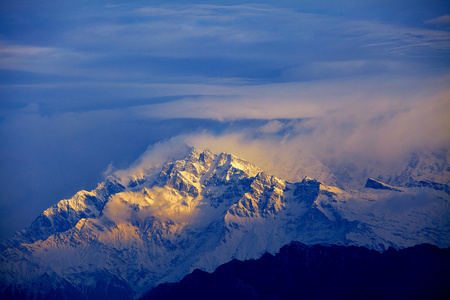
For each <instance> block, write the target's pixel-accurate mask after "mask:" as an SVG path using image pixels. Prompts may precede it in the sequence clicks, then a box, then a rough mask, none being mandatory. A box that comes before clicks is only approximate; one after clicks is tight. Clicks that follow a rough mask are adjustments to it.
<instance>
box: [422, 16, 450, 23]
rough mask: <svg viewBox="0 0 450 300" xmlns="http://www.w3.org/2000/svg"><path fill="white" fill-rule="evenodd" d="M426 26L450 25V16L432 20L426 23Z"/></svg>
mask: <svg viewBox="0 0 450 300" xmlns="http://www.w3.org/2000/svg"><path fill="white" fill-rule="evenodd" d="M425 24H450V15H443V16H440V17H437V18H434V19H431V20H427V21H425Z"/></svg>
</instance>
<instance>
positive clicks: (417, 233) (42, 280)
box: [0, 147, 450, 299]
mask: <svg viewBox="0 0 450 300" xmlns="http://www.w3.org/2000/svg"><path fill="white" fill-rule="evenodd" d="M416 166H422V165H421V164H420V163H419V162H418V163H417V164H416ZM413 167H414V166H413V165H408V168H407V169H405V171H404V172H403V173H401V176H397V177H390V179H389V180H388V183H389V184H390V185H388V183H383V182H381V181H376V182H377V184H378V186H382V187H389V188H373V187H374V186H377V185H372V186H369V187H363V186H361V187H359V188H347V187H346V186H345V185H344V184H342V185H340V186H339V187H337V186H333V185H327V184H326V183H323V182H320V181H318V180H316V179H313V178H309V177H305V178H303V179H302V180H299V181H298V182H293V181H286V180H283V179H281V178H277V177H275V176H273V175H271V174H268V173H267V172H265V171H264V170H262V169H260V168H259V167H257V166H255V165H253V164H251V163H249V162H247V161H244V160H242V159H240V158H238V157H236V156H234V155H232V154H229V153H221V154H213V153H211V152H210V151H209V150H204V151H203V150H199V149H197V148H194V147H185V149H183V151H179V153H178V154H177V155H175V156H174V157H172V158H171V159H168V160H167V161H163V162H155V163H154V164H153V165H147V166H145V168H130V169H129V170H122V171H116V172H114V173H113V174H111V175H109V176H108V177H107V178H106V179H105V181H104V182H102V183H100V184H99V185H98V186H97V188H96V189H94V190H93V191H90V192H89V191H80V192H78V193H77V194H76V195H74V197H72V198H71V199H66V200H62V201H60V202H58V203H57V204H56V205H54V206H52V207H50V208H48V209H47V210H45V211H44V212H43V213H42V214H41V215H40V216H38V217H37V218H36V220H35V221H33V222H32V223H31V225H30V226H28V227H27V228H25V229H24V230H22V231H19V232H17V233H16V234H15V235H14V236H13V237H11V238H10V239H8V240H6V241H5V242H3V243H2V244H1V246H0V251H1V254H0V282H1V283H0V291H1V295H2V296H3V298H6V299H7V298H35V299H44V298H49V297H50V296H52V297H54V298H58V297H59V296H61V295H63V294H64V291H71V295H75V296H74V297H75V298H77V299H79V298H80V297H84V298H86V299H101V298H104V299H106V298H108V299H135V298H138V297H140V296H142V295H143V294H144V293H145V292H147V291H148V290H149V289H150V288H152V287H154V286H156V285H158V284H160V283H164V282H175V281H178V280H180V279H181V278H183V277H184V276H185V275H187V274H189V273H190V272H191V271H193V270H194V269H201V270H205V271H208V272H212V271H214V270H215V269H216V268H217V267H218V266H219V265H222V264H224V263H226V262H229V261H231V260H232V259H239V260H246V259H256V258H259V257H261V255H263V254H264V253H265V252H269V253H275V252H276V251H278V250H279V249H280V248H281V247H282V246H284V245H286V244H289V243H290V242H292V241H299V242H301V243H304V244H307V245H314V244H321V243H328V244H335V245H343V246H349V245H354V246H363V247H366V248H369V249H374V250H377V251H380V252H381V251H385V250H386V249H388V248H389V247H394V248H397V249H400V248H405V247H409V246H414V245H417V244H422V243H429V244H433V245H437V246H439V247H449V246H450V208H449V207H450V206H449V200H450V198H449V195H448V192H447V190H446V188H445V187H448V182H447V183H446V182H444V183H442V180H441V182H440V183H436V184H434V185H433V184H431V183H429V182H431V181H426V179H425V178H424V177H423V174H422V173H423V172H422V173H421V174H419V175H420V176H422V177H420V178H419V179H420V180H419V179H418V180H416V179H414V178H413V175H414V174H415V173H414V172H413V171H411V168H413ZM424 168H425V167H423V166H422V169H424ZM425 169H426V168H425ZM416 173H417V172H416ZM407 176H409V179H405V178H407ZM329 177H330V178H331V177H333V176H332V175H330V176H329ZM379 179H380V178H378V180H379ZM433 179H435V178H433ZM441 179H442V178H441ZM371 180H375V179H371ZM443 180H445V179H443ZM421 182H425V183H426V182H428V184H422V183H421ZM372 183H373V182H372ZM395 184H397V185H395ZM439 184H440V185H439ZM55 295H56V296H55Z"/></svg>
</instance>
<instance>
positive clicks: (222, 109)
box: [0, 0, 450, 239]
mask: <svg viewBox="0 0 450 300" xmlns="http://www.w3.org/2000/svg"><path fill="white" fill-rule="evenodd" d="M449 53H450V5H449V4H448V1H414V0H412V1H411V0H410V1H351V0H348V1H265V2H264V4H261V3H258V2H254V1H253V2H252V1H247V2H243V1H196V2H190V3H189V2H185V1H173V2H170V4H167V2H166V1H45V2H40V3H37V2H36V1H5V0H0V141H1V145H2V147H1V148H0V165H1V166H2V167H1V170H0V228H1V230H0V239H4V238H6V237H7V236H9V235H11V234H12V232H13V231H15V230H17V229H20V228H22V227H24V226H25V225H27V224H28V223H29V222H31V220H32V219H33V218H34V217H36V216H37V215H38V214H39V213H40V212H41V211H42V210H43V209H45V208H47V207H49V206H50V205H52V204H54V203H56V202H57V201H58V200H59V199H62V198H68V197H71V196H72V195H73V194H74V193H75V192H76V191H78V190H80V189H88V190H89V189H93V188H95V185H96V183H97V182H99V181H101V180H102V176H103V175H102V173H103V172H104V171H105V170H106V169H107V167H108V165H110V164H112V165H113V166H114V167H115V168H124V167H126V166H128V165H129V164H130V163H132V162H133V161H134V160H136V159H137V158H138V157H139V155H140V154H141V153H142V152H144V151H145V150H146V149H147V147H149V146H150V147H151V146H152V145H153V144H155V143H157V142H161V141H166V140H168V139H171V138H172V139H174V138H177V137H179V136H184V137H186V136H188V137H189V138H183V141H187V142H188V143H196V142H198V143H200V144H201V145H206V146H207V145H210V147H214V146H217V145H226V144H227V142H226V141H227V139H232V140H233V141H234V142H233V143H232V144H233V145H235V149H226V150H227V151H228V150H236V151H237V152H239V150H238V149H236V148H239V147H240V144H239V143H244V141H245V143H246V145H248V143H251V142H254V141H256V142H258V143H259V142H261V140H264V143H270V144H271V145H279V144H280V143H282V142H285V141H286V140H288V144H289V146H286V147H280V148H279V149H280V151H286V153H292V149H296V148H297V147H298V146H299V145H302V146H304V145H308V146H304V147H306V148H307V149H306V150H308V151H312V152H314V153H316V154H317V155H319V156H322V157H330V156H333V157H336V159H344V160H345V159H348V157H355V155H356V154H357V155H356V156H357V157H358V158H359V159H361V161H365V160H367V159H368V158H370V159H374V160H380V161H392V160H396V159H398V158H399V157H401V156H402V155H405V154H406V153H408V151H411V150H413V149H417V148H420V147H423V146H425V145H427V146H430V147H448V145H449V132H448V128H449V126H448V125H449V123H448V120H449V95H450V92H449V88H448V86H450V84H449V83H450V80H449V79H450V77H449V76H450V74H449V70H450V55H449ZM418 120H420V122H419V121H418ZM224 141H225V142H224ZM239 141H241V142H239ZM228 144H230V143H228ZM336 145H339V147H336ZM241 146H242V145H241ZM216 148H218V149H217V150H220V149H219V148H220V147H216ZM224 148H226V147H224ZM267 148H270V149H272V148H271V147H267ZM275 148H276V147H275ZM287 148H289V149H288V150H287ZM250 149H252V148H251V147H250ZM255 155H256V154H255ZM249 156H250V158H249V159H251V155H249ZM268 156H270V155H269V154H267V157H268ZM287 157H288V158H289V155H287Z"/></svg>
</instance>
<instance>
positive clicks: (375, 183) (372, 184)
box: [364, 178, 402, 192]
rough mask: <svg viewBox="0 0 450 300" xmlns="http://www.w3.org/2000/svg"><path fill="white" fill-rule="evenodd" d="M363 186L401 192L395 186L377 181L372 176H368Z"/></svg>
mask: <svg viewBox="0 0 450 300" xmlns="http://www.w3.org/2000/svg"><path fill="white" fill-rule="evenodd" d="M364 187H365V188H371V189H375V190H389V191H397V192H401V191H402V190H401V189H399V188H396V187H393V186H391V185H388V184H385V183H382V182H380V181H377V180H375V179H372V178H368V179H367V182H366V185H365V186H364Z"/></svg>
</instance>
